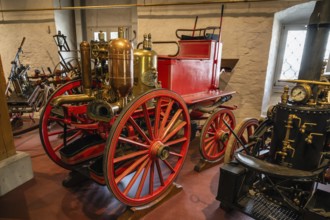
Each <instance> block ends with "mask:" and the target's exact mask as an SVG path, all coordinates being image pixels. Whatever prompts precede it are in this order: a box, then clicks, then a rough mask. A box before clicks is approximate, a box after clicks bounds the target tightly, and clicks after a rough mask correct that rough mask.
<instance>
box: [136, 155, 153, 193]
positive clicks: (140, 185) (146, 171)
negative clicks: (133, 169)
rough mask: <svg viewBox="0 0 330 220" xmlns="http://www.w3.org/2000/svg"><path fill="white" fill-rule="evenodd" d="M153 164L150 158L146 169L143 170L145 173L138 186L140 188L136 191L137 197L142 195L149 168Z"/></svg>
mask: <svg viewBox="0 0 330 220" xmlns="http://www.w3.org/2000/svg"><path fill="white" fill-rule="evenodd" d="M151 164H152V161H151V160H149V161H148V164H147V166H146V167H145V169H144V171H143V174H142V177H141V181H140V184H139V187H138V189H137V191H136V194H135V198H139V197H140V195H141V192H142V189H143V186H144V183H145V181H146V179H147V175H148V172H149V169H150V167H151Z"/></svg>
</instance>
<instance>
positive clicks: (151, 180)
mask: <svg viewBox="0 0 330 220" xmlns="http://www.w3.org/2000/svg"><path fill="white" fill-rule="evenodd" d="M154 178H155V162H154V161H152V163H151V170H150V178H149V194H150V195H152V194H154Z"/></svg>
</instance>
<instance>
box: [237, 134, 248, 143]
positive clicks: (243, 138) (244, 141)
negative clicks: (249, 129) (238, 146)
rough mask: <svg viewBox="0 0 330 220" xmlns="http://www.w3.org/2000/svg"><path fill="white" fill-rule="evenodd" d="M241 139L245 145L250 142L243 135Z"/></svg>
mask: <svg viewBox="0 0 330 220" xmlns="http://www.w3.org/2000/svg"><path fill="white" fill-rule="evenodd" d="M239 139H241V141H242V142H243V144H247V143H248V141H247V140H246V139H245V137H244V136H243V135H241V136H240V137H239Z"/></svg>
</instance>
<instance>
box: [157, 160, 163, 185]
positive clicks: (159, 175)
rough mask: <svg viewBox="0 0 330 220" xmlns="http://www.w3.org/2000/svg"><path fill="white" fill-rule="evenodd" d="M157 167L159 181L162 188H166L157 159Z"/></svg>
mask: <svg viewBox="0 0 330 220" xmlns="http://www.w3.org/2000/svg"><path fill="white" fill-rule="evenodd" d="M156 167H157V172H158V177H159V180H160V184H161V185H162V186H164V185H165V183H164V178H163V174H162V170H161V168H160V165H159V160H157V159H156Z"/></svg>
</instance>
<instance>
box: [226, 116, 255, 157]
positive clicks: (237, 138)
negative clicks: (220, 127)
mask: <svg viewBox="0 0 330 220" xmlns="http://www.w3.org/2000/svg"><path fill="white" fill-rule="evenodd" d="M222 121H223V123H225V125H226V127H227V128H228V129H229V130H230V132H231V133H232V134H233V135H234V137H235V138H236V140H237V141H238V142H239V143H240V144H241V145H242V147H243V149H244V151H245V152H246V154H247V155H250V152H249V151H248V149H247V148H246V147H245V145H244V143H243V142H242V140H241V139H239V137H238V136H237V134H236V133H235V132H234V130H233V129H231V127H230V126H229V124H227V122H226V121H225V120H224V119H222Z"/></svg>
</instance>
